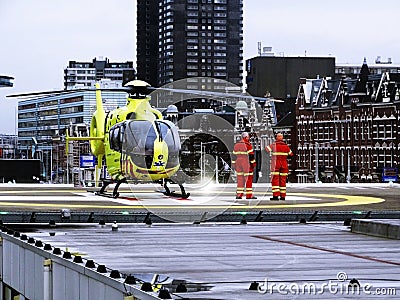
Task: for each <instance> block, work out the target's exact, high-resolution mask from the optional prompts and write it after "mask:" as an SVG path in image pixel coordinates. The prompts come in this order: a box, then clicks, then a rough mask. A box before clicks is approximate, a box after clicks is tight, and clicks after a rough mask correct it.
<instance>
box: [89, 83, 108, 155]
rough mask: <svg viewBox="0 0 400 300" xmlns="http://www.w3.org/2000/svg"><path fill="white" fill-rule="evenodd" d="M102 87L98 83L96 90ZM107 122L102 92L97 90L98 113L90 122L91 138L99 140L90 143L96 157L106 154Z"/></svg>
mask: <svg viewBox="0 0 400 300" xmlns="http://www.w3.org/2000/svg"><path fill="white" fill-rule="evenodd" d="M99 87H100V85H99V84H98V83H96V88H99ZM105 120H106V114H105V112H104V109H103V101H102V98H101V91H100V90H96V111H95V113H94V114H93V117H92V120H91V122H90V136H91V137H95V138H99V139H97V140H91V141H90V149H91V151H92V153H93V154H94V155H96V156H101V155H104V154H105V149H104V123H105Z"/></svg>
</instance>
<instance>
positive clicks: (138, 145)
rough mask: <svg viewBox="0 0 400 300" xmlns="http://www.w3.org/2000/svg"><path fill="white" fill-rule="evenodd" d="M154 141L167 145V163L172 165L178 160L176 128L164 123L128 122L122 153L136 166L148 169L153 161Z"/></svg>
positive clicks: (178, 149)
mask: <svg viewBox="0 0 400 300" xmlns="http://www.w3.org/2000/svg"><path fill="white" fill-rule="evenodd" d="M156 139H160V141H164V142H165V143H166V144H167V146H168V161H171V163H173V161H178V160H179V151H180V142H179V135H178V132H177V129H176V127H175V126H174V125H173V124H172V123H171V124H169V122H166V121H155V122H150V121H146V120H132V121H128V122H127V126H126V128H125V138H124V141H125V143H124V147H123V151H124V152H125V153H126V154H128V155H130V157H131V159H132V161H133V162H134V164H136V165H137V166H139V167H143V168H149V167H150V166H151V163H152V161H153V155H154V142H155V140H156ZM168 164H169V163H168Z"/></svg>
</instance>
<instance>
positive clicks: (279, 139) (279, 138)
mask: <svg viewBox="0 0 400 300" xmlns="http://www.w3.org/2000/svg"><path fill="white" fill-rule="evenodd" d="M276 140H277V141H283V134H282V133H278V134H277V135H276Z"/></svg>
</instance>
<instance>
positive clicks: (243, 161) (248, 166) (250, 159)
mask: <svg viewBox="0 0 400 300" xmlns="http://www.w3.org/2000/svg"><path fill="white" fill-rule="evenodd" d="M232 165H233V166H234V167H235V170H236V176H237V187H236V198H242V196H243V194H245V195H246V198H247V199H252V198H253V170H254V167H255V166H256V161H255V158H254V151H253V147H252V146H251V143H250V142H249V141H248V139H246V138H244V139H242V140H240V141H239V142H237V143H236V144H235V146H234V147H233V159H232ZM254 198H255V197H254Z"/></svg>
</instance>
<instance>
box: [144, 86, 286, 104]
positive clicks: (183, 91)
mask: <svg viewBox="0 0 400 300" xmlns="http://www.w3.org/2000/svg"><path fill="white" fill-rule="evenodd" d="M149 89H151V90H154V91H157V90H161V91H166V92H172V93H181V94H189V95H196V96H204V97H221V98H238V99H254V100H262V101H267V102H284V101H283V100H281V99H276V98H269V97H268V98H266V97H255V96H251V95H248V94H247V95H246V94H232V93H222V92H212V91H205V90H189V89H171V88H152V87H149Z"/></svg>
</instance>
